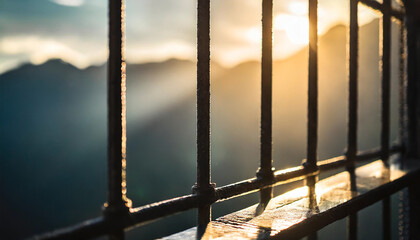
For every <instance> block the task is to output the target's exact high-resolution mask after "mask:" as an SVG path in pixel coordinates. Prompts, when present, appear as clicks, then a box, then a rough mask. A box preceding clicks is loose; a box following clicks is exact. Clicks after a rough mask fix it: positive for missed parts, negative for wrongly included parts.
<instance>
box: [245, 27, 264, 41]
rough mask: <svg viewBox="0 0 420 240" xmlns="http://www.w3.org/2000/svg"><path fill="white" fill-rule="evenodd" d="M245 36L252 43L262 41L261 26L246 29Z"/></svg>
mask: <svg viewBox="0 0 420 240" xmlns="http://www.w3.org/2000/svg"><path fill="white" fill-rule="evenodd" d="M245 36H246V39H247V40H248V41H249V42H250V43H261V28H259V27H252V28H249V29H247V30H246V31H245Z"/></svg>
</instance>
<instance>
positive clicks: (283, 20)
mask: <svg viewBox="0 0 420 240" xmlns="http://www.w3.org/2000/svg"><path fill="white" fill-rule="evenodd" d="M273 24H274V29H275V30H277V31H284V32H285V34H286V36H287V38H288V39H289V40H290V41H291V42H292V43H294V44H298V45H304V44H308V42H309V20H308V17H307V16H297V15H290V14H279V15H277V16H276V17H275V18H274V23H273Z"/></svg>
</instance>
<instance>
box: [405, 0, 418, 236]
mask: <svg viewBox="0 0 420 240" xmlns="http://www.w3.org/2000/svg"><path fill="white" fill-rule="evenodd" d="M404 5H405V10H406V14H407V15H406V18H405V24H406V29H407V39H406V40H407V86H406V91H405V92H406V95H405V96H406V107H407V112H406V117H407V118H406V131H405V135H404V136H405V140H404V143H405V147H406V152H405V157H406V158H410V159H411V160H414V159H416V160H418V159H419V157H420V121H419V119H420V110H419V106H420V104H419V103H420V97H419V96H420V94H419V92H420V81H419V79H420V2H419V1H414V0H404ZM419 185H420V180H417V181H416V182H415V183H413V184H412V185H410V186H409V187H408V196H407V197H406V198H405V202H404V204H405V205H406V206H408V207H407V208H408V209H407V211H406V212H405V214H407V215H408V217H407V218H408V219H407V222H408V224H407V225H408V227H407V229H408V233H407V232H406V233H405V235H406V236H408V239H410V240H414V239H418V237H419V236H420V228H419V226H420V204H419V202H420V188H419Z"/></svg>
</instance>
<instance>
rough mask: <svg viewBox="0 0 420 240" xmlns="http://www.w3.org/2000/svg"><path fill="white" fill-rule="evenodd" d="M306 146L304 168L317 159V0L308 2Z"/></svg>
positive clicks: (314, 167) (313, 163) (314, 165)
mask: <svg viewBox="0 0 420 240" xmlns="http://www.w3.org/2000/svg"><path fill="white" fill-rule="evenodd" d="M308 65H309V76H308V139H307V140H308V144H307V163H306V167H308V168H310V169H316V168H317V166H316V162H317V158H318V150H317V147H318V0H309V64H308Z"/></svg>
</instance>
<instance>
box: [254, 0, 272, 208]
mask: <svg viewBox="0 0 420 240" xmlns="http://www.w3.org/2000/svg"><path fill="white" fill-rule="evenodd" d="M272 39H273V0H263V1H262V54H261V135H260V154H261V155H260V168H259V169H258V171H257V177H258V178H260V179H261V180H264V181H265V180H267V181H272V179H273V176H274V175H273V172H274V168H273V160H272V155H273V149H272V144H273V143H272V142H273V137H272V94H273V90H272V89H273V81H272V73H273V46H272V44H273V41H272ZM272 197H273V190H272V189H271V188H267V189H262V190H261V192H260V203H261V204H264V206H265V205H266V204H267V203H268V201H269V200H270V199H271V198H272Z"/></svg>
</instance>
